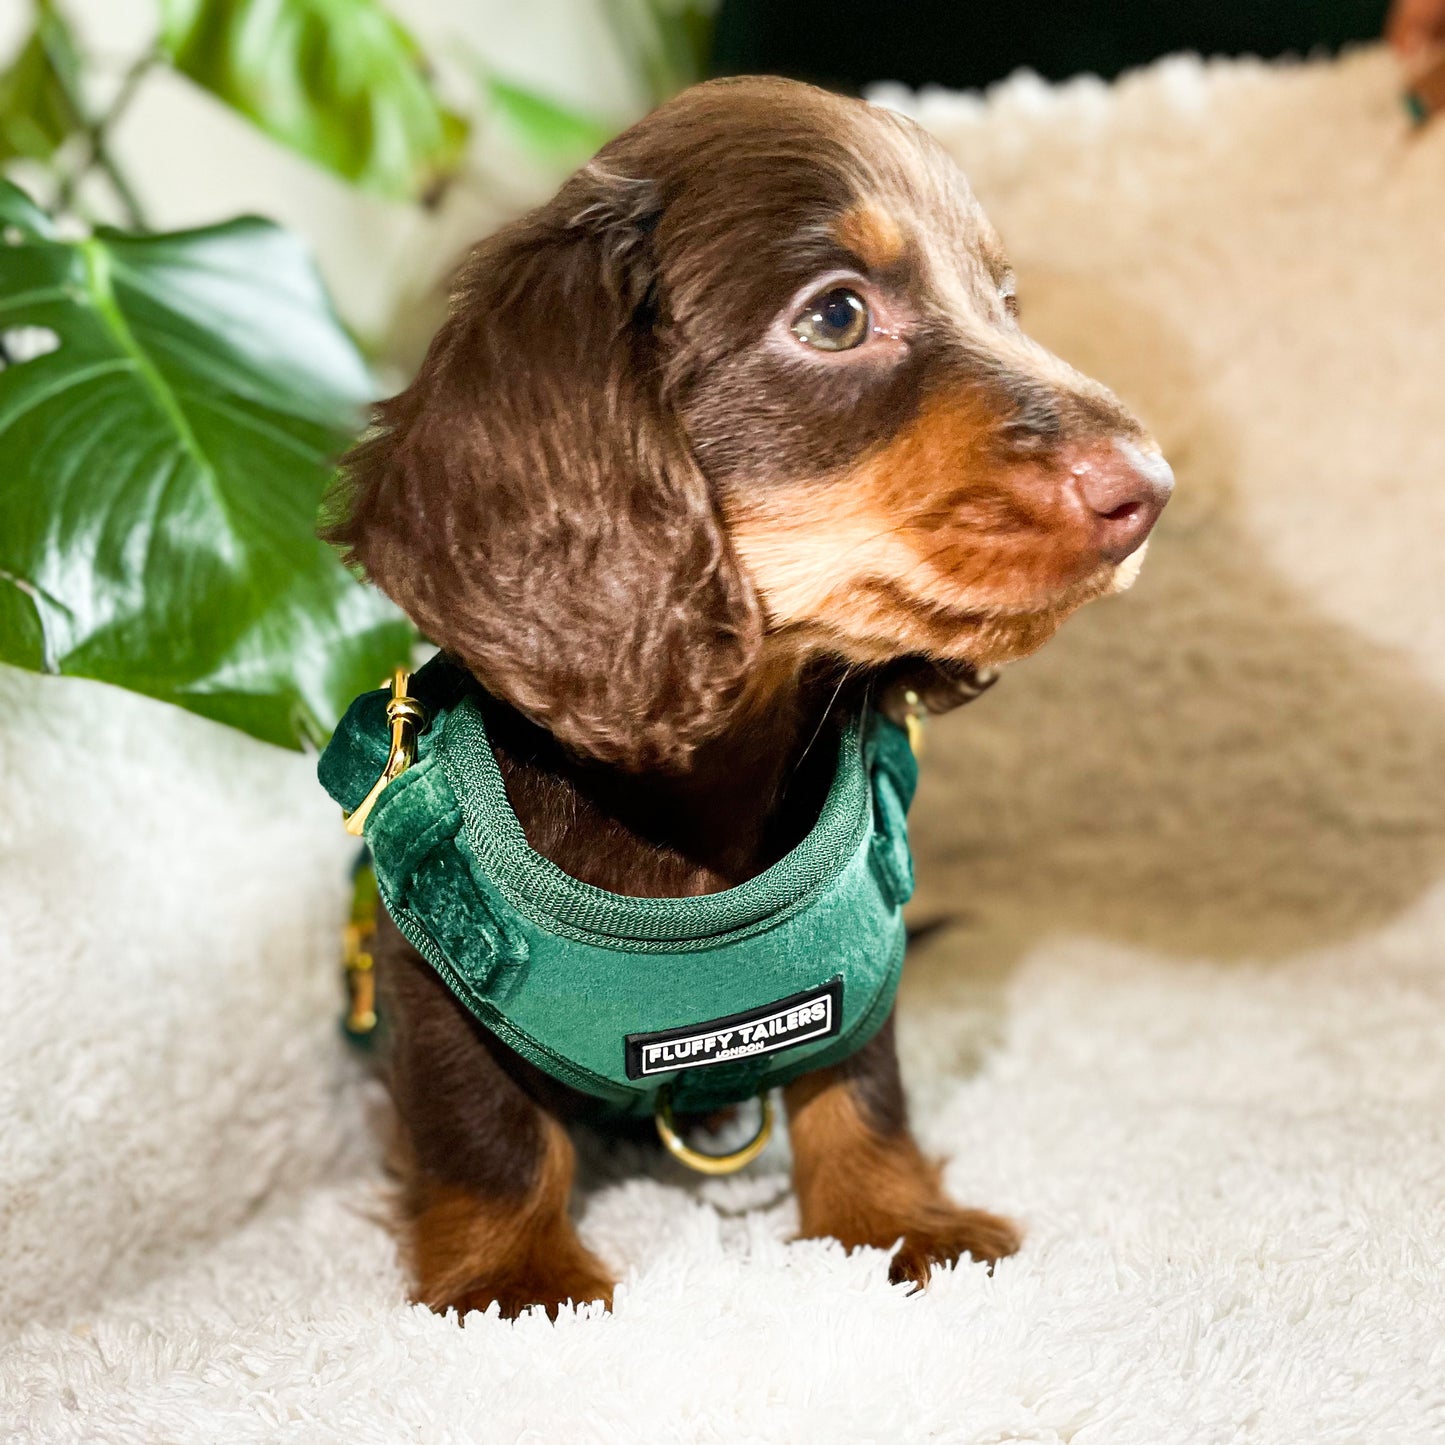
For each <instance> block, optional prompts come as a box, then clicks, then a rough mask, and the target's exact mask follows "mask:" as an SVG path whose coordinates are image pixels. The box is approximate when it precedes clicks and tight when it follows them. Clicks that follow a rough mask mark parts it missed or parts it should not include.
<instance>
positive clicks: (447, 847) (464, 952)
mask: <svg viewBox="0 0 1445 1445" xmlns="http://www.w3.org/2000/svg"><path fill="white" fill-rule="evenodd" d="M437 667H438V664H437V663H433V664H429V667H428V671H433V676H432V677H431V678H430V679H427V678H426V675H425V673H423V674H422V675H419V677H418V679H417V682H418V686H417V687H416V688H415V689H411V688H409V686H408V682H407V679H406V677H405V675H404V674H403V675H400V676H399V677H397V678H395V679H393V684H392V688H391V695H390V697H389V698H388V699H385V701H383V699H382V698H381V697H380V696H379V695H377V694H368V695H366V696H365V697H363V698H362V699H358V702H357V703H356V704H354V705H353V708H352V709H351V711H350V712H349V713H348V716H347V719H346V720H345V722H344V723H343V725H342V728H341V729H339V730H338V735H337V738H336V739H335V740H334V741H333V744H332V746H331V747H330V748H328V750H327V753H326V754H325V755H324V756H323V760H322V768H321V772H322V777H323V781H324V782H325V783H326V785H327V787H328V789H329V790H330V791H331V792H332V793H333V796H336V797H337V798H338V800H339V801H341V802H342V804H343V807H346V806H347V805H348V804H352V805H354V806H353V809H352V812H351V814H350V817H351V820H352V821H353V822H354V821H356V820H357V818H358V815H359V814H360V815H361V817H360V826H361V828H362V832H363V836H365V837H366V838H367V841H368V844H369V845H370V847H371V849H372V851H373V854H374V856H375V857H376V860H377V869H378V882H379V884H380V892H381V897H382V899H383V901H384V902H385V903H386V905H387V907H388V910H389V911H390V912H391V913H392V915H393V917H394V918H395V919H396V921H397V923H398V926H399V927H400V928H401V930H402V932H403V933H404V934H406V935H407V936H408V938H410V939H411V941H412V942H413V943H414V944H415V945H416V946H417V947H418V948H419V950H420V951H421V952H422V953H423V954H424V956H426V957H428V958H429V960H430V961H431V962H432V963H433V965H434V966H435V967H436V968H437V971H438V973H439V974H440V975H441V977H442V978H443V980H444V981H445V982H447V984H448V986H449V987H450V988H451V990H452V992H453V993H455V994H456V996H457V997H458V999H459V1000H460V1001H461V1002H462V1003H463V1004H464V1005H465V1006H466V1007H467V1008H468V1009H469V1010H470V1011H471V1012H472V1013H473V1014H474V1015H475V1016H476V1017H477V1018H478V1019H479V1020H480V1021H481V1022H482V1023H483V1024H484V1025H486V1026H487V1027H489V1028H491V1029H492V1030H493V1031H494V1032H496V1033H497V1034H498V1035H499V1036H500V1037H501V1038H502V1039H503V1041H504V1042H507V1043H508V1044H510V1045H511V1046H513V1047H514V1048H516V1049H517V1051H518V1052H520V1053H522V1054H523V1055H524V1056H525V1057H528V1058H529V1059H531V1060H532V1061H533V1062H535V1063H537V1064H538V1065H539V1066H540V1067H542V1068H544V1069H546V1070H547V1071H548V1072H551V1073H553V1074H554V1075H555V1076H556V1077H558V1078H560V1079H562V1080H563V1081H564V1082H567V1083H569V1084H572V1085H573V1086H574V1087H578V1088H581V1089H582V1090H583V1091H584V1092H589V1093H592V1094H593V1095H594V1096H595V1097H596V1098H597V1099H598V1100H599V1102H600V1106H601V1107H605V1108H610V1109H613V1110H618V1109H621V1110H624V1111H640V1110H641V1109H642V1108H644V1107H645V1108H648V1109H649V1110H651V1111H652V1112H654V1114H655V1117H656V1118H657V1120H658V1128H659V1132H660V1133H661V1134H662V1136H663V1138H664V1141H665V1142H666V1143H667V1144H668V1147H669V1148H670V1149H673V1151H674V1152H675V1153H678V1154H679V1157H682V1158H684V1160H685V1161H686V1162H689V1163H692V1164H693V1165H694V1167H704V1165H703V1164H702V1163H700V1162H699V1158H700V1159H701V1160H704V1161H705V1160H706V1159H707V1156H699V1157H698V1158H689V1157H688V1156H689V1154H690V1153H691V1152H692V1151H689V1150H688V1148H687V1146H686V1145H685V1144H683V1143H682V1141H681V1140H680V1139H678V1138H677V1136H676V1131H675V1129H673V1128H672V1126H671V1123H670V1120H671V1118H672V1113H673V1110H674V1108H684V1109H687V1110H689V1111H706V1110H711V1109H715V1108H718V1107H722V1106H725V1105H726V1104H729V1103H732V1102H737V1101H740V1100H741V1099H743V1098H746V1097H749V1096H751V1095H754V1094H757V1093H758V1092H760V1091H762V1090H766V1089H768V1088H771V1087H772V1086H773V1085H775V1084H778V1083H783V1082H786V1081H787V1079H788V1078H789V1077H794V1076H796V1075H797V1074H799V1073H802V1072H806V1071H808V1070H810V1069H812V1068H816V1067H823V1066H825V1065H826V1064H827V1063H829V1062H833V1061H836V1060H838V1059H841V1058H843V1057H846V1055H847V1054H848V1053H851V1052H853V1051H854V1050H855V1049H856V1048H858V1047H861V1046H862V1044H863V1043H865V1042H866V1041H867V1038H868V1037H871V1035H872V1033H873V1032H874V1031H876V1028H877V1027H879V1026H881V1023H882V1022H883V1020H884V1019H885V1018H886V1016H887V1012H888V1008H889V1006H890V1005H891V1002H892V996H893V992H894V989H895V987H896V982H897V973H898V970H899V968H900V967H901V961H902V945H903V929H902V920H901V912H900V910H901V904H902V902H903V901H904V899H905V898H906V896H907V893H908V891H910V889H911V882H912V879H911V860H909V858H908V854H907V840H906V823H905V821H904V815H905V813H906V809H907V805H908V802H909V800H910V799H911V794H912V788H913V783H914V780H915V778H916V772H915V770H914V763H913V758H912V756H911V752H910V750H909V749H908V747H907V744H906V743H905V742H904V737H903V733H902V731H901V730H900V729H897V728H894V727H893V725H892V724H887V723H884V722H883V721H882V720H881V719H876V718H875V719H872V720H871V721H870V723H869V725H868V726H867V727H865V726H863V725H861V724H860V725H857V726H855V727H853V728H852V729H851V730H850V732H849V735H848V737H847V738H845V739H844V742H843V745H842V746H841V747H840V756H839V768H838V777H837V779H835V783H834V788H833V790H832V791H831V792H830V795H829V800H828V802H827V803H826V804H825V807H824V811H823V815H822V816H821V817H820V819H819V823H818V825H816V826H815V828H814V830H813V833H812V834H810V835H809V838H808V839H806V840H805V841H804V843H803V844H802V845H800V846H799V848H798V849H796V850H794V853H793V854H790V855H789V857H788V858H787V859H785V860H783V863H781V864H778V865H774V868H772V869H769V870H768V871H767V873H765V874H764V875H761V876H760V877H759V878H758V879H754V880H752V881H751V882H750V883H749V884H746V885H743V886H742V887H741V888H737V889H731V890H727V891H726V892H725V893H723V894H719V895H710V896H708V897H705V898H703V899H693V900H662V899H625V898H622V897H621V896H619V895H611V894H606V893H603V892H602V891H600V890H596V889H590V888H588V887H587V886H586V885H583V884H579V883H577V881H576V880H573V879H569V878H568V877H567V875H564V874H561V873H560V870H557V869H555V867H554V866H553V865H551V864H550V863H548V862H547V861H546V860H545V859H541V858H540V857H539V855H535V854H531V853H530V850H527V849H526V848H525V840H524V839H522V838H521V834H520V825H519V824H517V822H516V819H515V816H514V815H511V814H510V812H509V810H508V809H507V808H506V806H505V790H504V788H502V786H501V783H500V777H499V775H498V774H497V771H496V764H495V760H494V759H493V758H492V756H491V752H490V746H489V744H488V742H487V740H486V737H485V729H484V727H483V725H482V723H481V715H480V713H479V712H478V711H477V709H476V706H475V700H474V699H471V698H468V697H467V696H465V695H464V694H465V693H466V691H467V688H466V686H465V685H458V679H456V678H450V679H448V678H446V677H445V676H443V677H441V678H440V679H439V678H438V676H437V675H436V673H435V671H434V670H435V669H436V668H437ZM468 681H469V680H468ZM424 683H425V684H426V685H423V684H424ZM413 691H415V692H416V693H417V694H419V696H420V700H418V697H414V696H412V692H413ZM383 718H385V720H386V722H387V723H389V725H390V726H389V735H390V736H389V746H388V748H387V753H386V756H385V758H384V760H383V759H382V758H381V755H380V751H379V747H378V744H379V742H380V740H381V736H383V735H384V734H383V732H382V729H381V727H380V726H379V725H381V724H382V721H383ZM418 735H422V736H421V737H420V739H419V737H418ZM850 750H851V751H850ZM865 753H866V755H867V758H866V763H865V762H864V760H863V754H865ZM368 760H374V761H368ZM378 771H379V773H380V776H378ZM363 809H365V811H364V812H363ZM483 936H484V937H483ZM479 941H480V942H482V943H484V944H485V945H486V946H485V947H479V946H478V944H479ZM680 953H686V954H689V955H690V957H689V958H686V959H682V958H678V957H677V955H678V954H680ZM483 955H485V956H483ZM352 956H353V960H354V963H355V965H356V966H354V967H353V968H352V969H350V970H349V973H350V975H351V978H352V980H353V984H354V988H353V1008H352V1010H351V1014H350V1021H351V1024H352V1027H353V1030H354V1031H357V1032H364V1030H363V1029H361V1028H359V1027H358V1025H360V1024H361V1023H362V1021H363V1020H364V1019H365V1017H366V1015H367V1013H368V1012H374V1010H371V1009H369V1006H368V1003H369V1001H368V1000H367V999H366V998H365V997H364V996H363V995H364V994H365V991H366V988H367V986H368V984H369V980H366V981H364V982H358V980H359V976H360V975H362V974H364V973H366V972H367V970H366V968H365V962H366V961H367V950H366V949H365V948H364V947H355V948H353V950H352ZM823 973H826V974H827V977H823V976H822V974H823ZM720 979H721V986H719V980H720ZM690 980H691V981H692V982H689V981H690ZM799 983H801V984H804V985H806V987H804V988H803V989H800V990H799V989H790V988H789V987H788V985H789V984H794V985H796V984H799ZM759 999H761V1002H760V1003H759V1002H757V1001H758V1000H759ZM728 1002H732V1003H733V1004H734V1008H736V1004H737V1003H738V1002H742V1003H745V1004H748V1003H751V1004H752V1005H753V1006H752V1007H751V1008H749V1009H744V1010H743V1011H742V1012H732V1013H730V1012H728V1011H727V1009H726V1007H725V1006H726V1004H727V1003H728ZM719 1003H721V1004H723V1005H724V1007H722V1008H719V1007H718V1004H719ZM689 1018H690V1019H694V1020H696V1019H699V1018H702V1019H704V1020H707V1022H704V1023H693V1024H684V1025H679V1024H678V1023H677V1021H678V1020H679V1019H689ZM624 1021H631V1022H635V1023H637V1024H646V1023H648V1022H649V1021H652V1022H656V1023H659V1024H661V1025H664V1027H661V1028H655V1029H647V1028H638V1027H624ZM613 1029H616V1030H617V1032H612V1030H613ZM609 1039H610V1040H611V1042H608V1040H609ZM614 1050H616V1053H614V1052H613V1051H614ZM768 1122H769V1121H768V1120H767V1119H766V1118H765V1119H764V1126H765V1128H766V1126H767V1124H768ZM762 1142H765V1141H763V1140H755V1141H753V1143H752V1144H750V1145H749V1146H748V1147H747V1149H746V1150H744V1151H740V1152H741V1153H742V1154H744V1155H745V1156H747V1157H751V1156H752V1154H754V1153H756V1152H757V1151H758V1150H760V1149H761V1147H762ZM744 1162H746V1157H744V1158H742V1159H739V1160H737V1166H740V1164H741V1163H744ZM707 1167H709V1168H710V1167H711V1166H710V1165H709V1166H707Z"/></svg>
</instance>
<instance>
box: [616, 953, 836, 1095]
mask: <svg viewBox="0 0 1445 1445" xmlns="http://www.w3.org/2000/svg"><path fill="white" fill-rule="evenodd" d="M842 1027H843V979H842V976H841V975H839V977H837V978H832V979H829V980H828V982H827V983H825V984H823V985H822V986H821V987H819V988H810V989H808V990H806V991H805V992H803V993H795V994H794V995H793V996H792V997H791V998H781V999H779V1000H778V1001H777V1003H770V1004H764V1005H763V1007H762V1008H755V1009H749V1010H748V1011H747V1012H746V1013H740V1014H729V1015H728V1016H727V1018H722V1019H713V1020H711V1021H710V1022H708V1023H703V1024H689V1025H687V1026H686V1027H685V1028H680V1029H660V1030H658V1032H657V1033H655V1034H628V1035H627V1040H626V1043H627V1077H628V1078H629V1079H645V1078H646V1077H647V1076H648V1075H649V1074H670V1073H672V1072H673V1070H675V1069H701V1068H705V1067H706V1066H707V1065H708V1064H731V1063H735V1062H736V1061H737V1060H738V1059H750V1058H753V1057H755V1056H756V1055H758V1054H775V1053H777V1052H778V1051H779V1050H780V1049H791V1048H793V1047H794V1046H795V1045H797V1044H806V1043H810V1042H811V1041H812V1040H813V1039H826V1038H830V1037H831V1036H832V1035H833V1034H836V1033H837V1032H838V1030H839V1029H841V1028H842Z"/></svg>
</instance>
